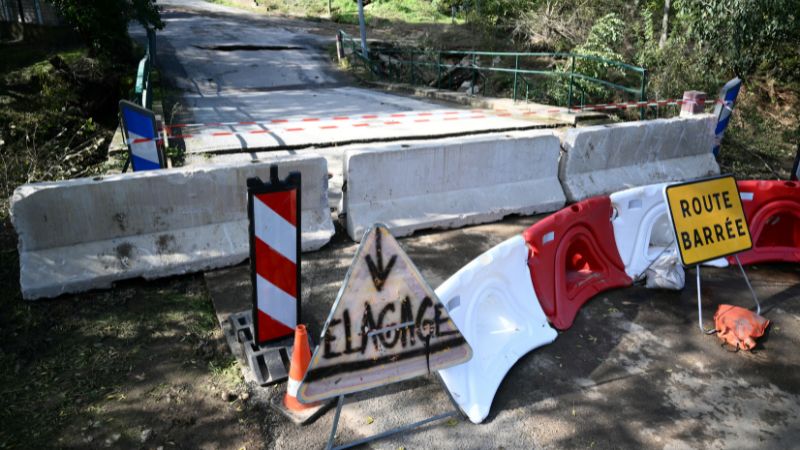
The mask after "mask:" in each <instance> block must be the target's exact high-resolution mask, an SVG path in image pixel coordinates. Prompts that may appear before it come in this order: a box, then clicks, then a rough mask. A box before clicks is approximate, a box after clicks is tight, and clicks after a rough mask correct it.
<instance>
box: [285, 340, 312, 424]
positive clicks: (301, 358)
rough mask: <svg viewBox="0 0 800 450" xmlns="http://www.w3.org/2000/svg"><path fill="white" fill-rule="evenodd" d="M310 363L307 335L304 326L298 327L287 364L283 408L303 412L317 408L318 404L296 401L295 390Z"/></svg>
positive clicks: (298, 386)
mask: <svg viewBox="0 0 800 450" xmlns="http://www.w3.org/2000/svg"><path fill="white" fill-rule="evenodd" d="M310 362H311V349H310V348H308V333H307V332H306V326H305V325H298V326H297V328H295V330H294V349H293V350H292V361H291V363H289V380H288V382H287V383H286V394H285V395H284V396H283V406H285V407H287V408H288V409H290V410H292V411H303V410H306V409H309V408H314V407H315V406H318V405H319V403H300V401H299V400H298V399H297V390H298V389H299V388H300V382H301V381H303V377H305V376H306V370H308V364H309V363H310Z"/></svg>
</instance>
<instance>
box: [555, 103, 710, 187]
mask: <svg viewBox="0 0 800 450" xmlns="http://www.w3.org/2000/svg"><path fill="white" fill-rule="evenodd" d="M713 127H714V118H713V117H712V116H711V115H710V114H702V115H697V116H693V117H676V118H673V119H657V120H646V121H637V122H625V123H619V124H613V125H598V126H592V127H583V128H570V129H569V130H567V132H566V134H565V136H564V138H563V139H562V146H563V148H564V154H563V155H562V157H561V161H560V164H559V178H560V180H561V184H562V185H563V187H564V193H565V194H566V195H567V199H568V200H569V201H579V200H583V199H585V198H588V197H593V196H595V195H602V194H610V193H612V192H615V191H619V190H621V189H626V188H630V187H635V186H644V185H648V184H653V183H660V182H665V181H683V180H689V179H693V178H700V177H704V176H709V175H716V174H718V173H719V166H718V165H717V162H716V160H715V159H714V155H713V154H712V153H711V152H710V151H709V150H708V149H709V148H711V146H712V145H713V143H714V128H713Z"/></svg>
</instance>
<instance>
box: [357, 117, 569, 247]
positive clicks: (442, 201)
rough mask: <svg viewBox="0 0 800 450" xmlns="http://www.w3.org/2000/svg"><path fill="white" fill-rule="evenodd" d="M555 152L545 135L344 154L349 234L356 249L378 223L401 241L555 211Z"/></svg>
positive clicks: (558, 201) (555, 144)
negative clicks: (437, 230)
mask: <svg viewBox="0 0 800 450" xmlns="http://www.w3.org/2000/svg"><path fill="white" fill-rule="evenodd" d="M559 151H560V149H559V141H558V138H556V137H555V136H554V135H553V133H552V132H549V131H526V132H514V133H498V134H490V135H481V136H464V137H459V138H449V139H441V140H435V141H416V142H408V143H405V144H385V145H381V146H370V147H362V148H354V149H350V150H348V151H347V152H346V154H345V160H344V173H345V192H344V212H345V213H346V217H347V233H348V234H349V235H350V237H351V238H353V239H354V240H356V241H358V240H360V239H361V237H362V235H363V234H364V231H365V230H366V229H367V228H369V226H371V225H372V224H374V223H376V222H381V223H384V224H386V225H387V226H388V227H389V228H390V229H391V231H392V234H393V235H395V236H405V235H409V234H411V233H413V232H414V231H415V230H420V229H425V228H456V227H461V226H465V225H470V224H477V223H485V222H491V221H495V220H500V219H502V218H503V217H504V216H506V215H509V214H534V213H542V212H549V211H554V210H557V209H559V208H561V207H562V206H563V205H564V202H565V197H564V193H563V191H562V189H561V185H560V184H559V182H558V176H557V172H558V155H559Z"/></svg>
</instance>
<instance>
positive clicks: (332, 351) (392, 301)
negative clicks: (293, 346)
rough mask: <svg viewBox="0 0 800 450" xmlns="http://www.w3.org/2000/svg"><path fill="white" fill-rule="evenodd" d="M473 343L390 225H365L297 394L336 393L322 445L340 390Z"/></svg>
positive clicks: (437, 363)
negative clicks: (465, 335)
mask: <svg viewBox="0 0 800 450" xmlns="http://www.w3.org/2000/svg"><path fill="white" fill-rule="evenodd" d="M471 358H472V348H471V347H470V346H469V344H468V343H467V341H466V339H464V336H463V335H462V334H461V332H460V331H459V330H458V328H457V327H456V325H455V323H454V322H453V321H452V320H451V319H450V317H449V315H448V312H447V309H446V308H445V307H444V304H442V303H441V302H440V301H439V298H438V297H437V296H436V293H435V292H434V291H433V289H432V288H431V287H430V286H429V285H428V283H427V282H426V281H425V280H424V278H422V274H420V273H419V270H417V268H416V267H415V266H414V264H413V263H412V262H411V259H410V258H409V257H408V255H406V253H405V252H404V251H403V249H402V248H401V247H400V245H399V244H398V243H397V241H396V240H395V239H394V237H392V234H391V233H390V232H389V229H388V228H386V227H385V226H384V225H375V226H373V227H372V228H370V229H369V230H368V231H367V232H366V234H365V235H364V238H363V239H362V241H361V245H360V246H359V248H358V251H357V252H356V255H355V256H354V257H353V262H352V264H351V266H350V269H348V272H347V275H346V277H345V281H344V284H343V285H342V288H341V290H340V291H339V294H338V296H337V298H336V301H335V302H334V304H333V307H332V308H331V313H330V315H329V316H328V319H327V321H326V322H325V326H324V328H323V330H322V335H321V337H320V345H319V346H318V347H317V349H316V350H315V351H314V355H313V356H312V358H311V364H310V365H309V367H308V371H307V372H306V374H305V378H304V379H303V381H302V383H300V388H299V390H298V399H299V400H300V401H301V402H302V403H312V402H315V401H320V400H326V399H331V398H335V397H338V399H339V401H338V406H337V408H336V416H335V418H334V422H333V429H332V430H331V435H330V439H329V440H328V448H331V447H332V446H333V441H334V438H335V436H336V428H337V426H338V422H339V415H340V413H341V409H342V405H343V403H344V396H345V395H347V394H351V393H355V392H360V391H365V390H369V389H372V388H376V387H381V386H385V385H387V384H390V383H395V382H398V381H403V380H408V379H411V378H415V377H418V376H422V375H426V374H430V373H431V372H435V371H438V370H442V369H446V368H448V367H452V366H455V365H458V364H462V363H465V362H467V361H469V360H470V359H471ZM455 414H459V413H458V411H457V410H456V411H451V412H448V413H444V414H439V415H436V416H434V417H430V418H427V419H424V420H421V421H419V422H415V423H412V424H408V425H403V426H401V427H398V428H395V429H392V430H389V431H386V432H383V433H380V434H377V435H375V436H370V437H368V438H365V439H362V440H359V441H356V442H352V443H349V444H347V445H344V446H342V447H339V448H349V447H351V446H354V445H359V444H362V443H365V442H370V441H373V440H375V439H380V438H383V437H386V436H390V435H392V434H396V433H400V432H403V431H406V430H409V429H412V428H415V427H418V426H420V425H423V424H426V423H429V422H432V421H435V420H440V419H443V418H446V417H451V416H453V415H455Z"/></svg>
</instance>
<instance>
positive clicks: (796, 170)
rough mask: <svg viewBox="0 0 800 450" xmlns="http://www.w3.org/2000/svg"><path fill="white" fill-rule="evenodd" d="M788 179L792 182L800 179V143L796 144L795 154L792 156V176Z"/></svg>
mask: <svg viewBox="0 0 800 450" xmlns="http://www.w3.org/2000/svg"><path fill="white" fill-rule="evenodd" d="M789 179H790V180H792V181H797V180H798V179H800V143H798V144H797V154H796V155H794V165H793V166H792V174H791V176H790V177H789Z"/></svg>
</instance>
